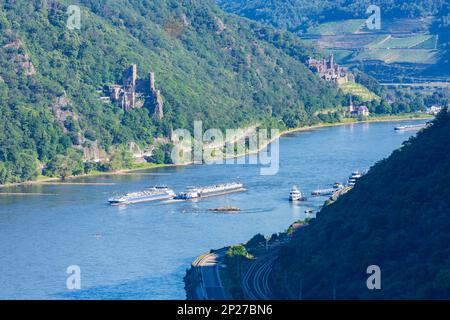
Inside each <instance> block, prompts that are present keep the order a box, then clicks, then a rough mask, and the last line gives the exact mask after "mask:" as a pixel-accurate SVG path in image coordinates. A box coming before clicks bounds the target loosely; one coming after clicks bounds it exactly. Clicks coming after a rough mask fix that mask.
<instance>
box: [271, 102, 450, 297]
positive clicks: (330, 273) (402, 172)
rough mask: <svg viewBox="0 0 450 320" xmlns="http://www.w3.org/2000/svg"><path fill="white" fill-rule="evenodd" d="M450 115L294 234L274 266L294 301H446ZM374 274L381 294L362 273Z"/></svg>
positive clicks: (284, 293) (449, 285) (282, 292)
mask: <svg viewBox="0 0 450 320" xmlns="http://www.w3.org/2000/svg"><path fill="white" fill-rule="evenodd" d="M449 186H450V113H448V112H447V111H446V110H444V111H443V112H441V114H439V116H438V117H437V119H436V120H435V121H433V125H432V126H431V127H429V128H427V129H425V130H423V131H421V132H420V133H419V134H418V135H417V137H413V138H411V139H410V140H408V141H406V142H405V143H404V144H403V146H402V147H401V148H400V149H399V150H396V151H394V152H393V154H392V155H391V156H390V157H389V158H387V159H385V160H383V161H380V162H379V163H377V164H376V165H374V166H373V167H372V168H371V170H370V171H369V173H368V174H367V175H365V176H364V177H363V178H361V180H360V181H358V183H357V185H356V186H355V188H354V189H353V190H351V191H350V192H348V193H347V194H345V195H343V196H342V197H341V198H339V199H338V200H337V201H336V202H335V203H334V204H332V205H329V206H327V207H325V208H324V209H322V211H321V212H320V213H318V215H317V219H314V220H312V221H311V222H310V225H309V226H308V227H306V228H302V229H301V230H299V231H298V232H296V233H294V237H293V239H292V241H290V242H289V243H288V244H287V245H285V247H284V248H283V249H282V250H281V253H280V256H279V259H278V262H277V263H276V266H275V272H274V274H275V284H276V287H277V291H278V295H279V296H280V297H282V298H287V299H298V297H299V294H300V291H301V292H302V297H303V298H304V299H317V298H319V299H331V298H333V291H334V292H335V295H336V298H337V299H341V298H346V299H348V298H357V299H416V298H447V299H448V298H450V235H449V232H448V231H449V230H450V187H449ZM370 265H378V266H379V267H380V268H381V288H382V289H381V290H368V289H367V287H366V280H367V278H368V276H369V275H368V274H366V269H367V267H368V266H370Z"/></svg>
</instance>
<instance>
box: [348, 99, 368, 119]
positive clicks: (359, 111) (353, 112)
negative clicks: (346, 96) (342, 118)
mask: <svg viewBox="0 0 450 320" xmlns="http://www.w3.org/2000/svg"><path fill="white" fill-rule="evenodd" d="M369 114H370V112H369V108H367V107H366V106H357V107H355V106H354V105H353V101H352V99H350V103H349V106H348V108H347V116H349V117H358V116H361V117H368V116H369Z"/></svg>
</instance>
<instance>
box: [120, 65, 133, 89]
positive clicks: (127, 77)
mask: <svg viewBox="0 0 450 320" xmlns="http://www.w3.org/2000/svg"><path fill="white" fill-rule="evenodd" d="M136 80H137V65H136V64H132V65H131V66H130V67H129V68H128V69H126V70H125V71H124V73H123V79H122V82H123V86H124V87H130V86H131V87H134V86H136Z"/></svg>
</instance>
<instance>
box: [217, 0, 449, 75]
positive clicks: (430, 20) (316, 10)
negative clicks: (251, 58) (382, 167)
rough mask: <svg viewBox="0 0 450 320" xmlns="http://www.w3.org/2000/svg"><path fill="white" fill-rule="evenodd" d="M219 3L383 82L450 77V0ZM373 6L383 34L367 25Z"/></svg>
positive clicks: (245, 0) (233, 0)
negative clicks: (308, 44) (303, 40)
mask: <svg viewBox="0 0 450 320" xmlns="http://www.w3.org/2000/svg"><path fill="white" fill-rule="evenodd" d="M217 1H218V2H219V4H220V5H221V7H222V8H224V9H225V10H226V11H229V12H233V13H236V14H238V15H240V16H244V17H247V18H250V19H252V20H256V21H260V22H263V23H265V24H269V25H272V26H275V27H276V28H281V29H286V30H289V31H291V32H294V33H297V34H298V35H300V36H301V37H304V38H305V39H307V40H308V41H311V42H312V43H314V44H315V46H317V47H320V48H322V49H323V50H325V51H332V52H334V53H335V56H336V60H337V61H338V63H340V64H345V65H347V66H354V65H359V68H360V69H361V70H363V71H364V72H365V73H368V74H371V75H372V76H375V77H376V78H377V79H378V80H380V81H382V82H392V81H394V82H404V80H407V81H406V82H415V81H416V80H417V78H420V77H427V78H431V79H433V80H432V81H434V80H436V81H441V80H442V79H447V81H448V77H449V75H450V73H449V72H450V71H449V68H448V67H447V66H448V62H449V54H450V41H449V32H450V31H449V27H448V23H449V22H448V21H449V18H450V15H449V14H450V11H449V10H450V1H449V0H438V1H432V0H419V1H409V0H399V1H390V0H377V1H367V0H338V1H330V0H319V1H307V0H274V1H264V0H217ZM370 5H377V6H379V7H380V19H381V21H380V22H381V24H380V29H379V30H369V29H368V28H366V27H365V20H366V19H367V18H368V17H369V16H370V15H371V14H370V13H367V10H368V8H369V6H370ZM428 81H430V79H428Z"/></svg>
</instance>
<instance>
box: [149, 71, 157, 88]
mask: <svg viewBox="0 0 450 320" xmlns="http://www.w3.org/2000/svg"><path fill="white" fill-rule="evenodd" d="M155 90H156V85H155V73H154V72H153V71H151V72H150V91H151V92H155Z"/></svg>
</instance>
